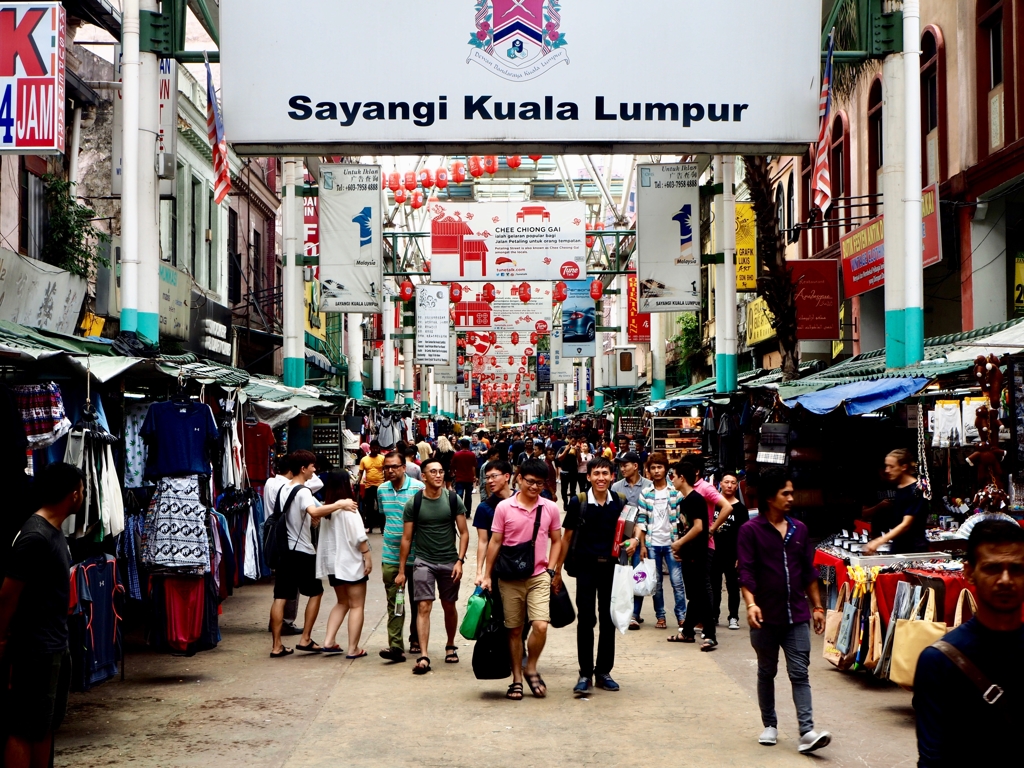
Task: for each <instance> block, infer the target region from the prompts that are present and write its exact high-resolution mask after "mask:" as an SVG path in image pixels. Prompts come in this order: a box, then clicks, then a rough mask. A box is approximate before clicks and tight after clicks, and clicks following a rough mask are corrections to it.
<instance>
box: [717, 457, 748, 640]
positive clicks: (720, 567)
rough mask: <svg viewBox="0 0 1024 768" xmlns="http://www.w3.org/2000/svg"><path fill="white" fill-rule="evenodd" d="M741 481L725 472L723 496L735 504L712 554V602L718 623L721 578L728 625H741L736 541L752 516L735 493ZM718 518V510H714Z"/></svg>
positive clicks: (719, 530) (736, 626)
mask: <svg viewBox="0 0 1024 768" xmlns="http://www.w3.org/2000/svg"><path fill="white" fill-rule="evenodd" d="M739 487H740V481H739V478H737V477H736V475H734V474H732V473H729V472H727V473H726V474H724V475H722V483H721V490H722V496H723V497H724V498H725V500H726V501H727V502H728V503H729V504H730V505H731V506H732V513H731V514H730V515H729V516H728V517H727V518H726V519H725V521H724V522H723V523H722V524H721V525H719V526H718V529H717V530H716V531H715V548H714V550H713V551H712V555H711V603H712V607H713V608H714V610H713V611H712V613H713V615H714V619H715V624H717V623H718V619H719V617H720V616H721V611H722V578H723V577H725V589H726V591H727V592H728V593H729V629H739V628H740V572H739V569H738V568H737V567H736V559H737V553H736V542H737V539H738V536H739V532H740V526H741V525H743V524H744V523H745V522H747V521H748V520H749V519H750V513H749V512H748V511H747V507H746V505H745V504H744V503H743V502H742V501H740V500H739V499H738V498H737V497H736V493H737V491H738V490H739ZM715 521H716V522H717V521H718V511H717V510H716V511H715Z"/></svg>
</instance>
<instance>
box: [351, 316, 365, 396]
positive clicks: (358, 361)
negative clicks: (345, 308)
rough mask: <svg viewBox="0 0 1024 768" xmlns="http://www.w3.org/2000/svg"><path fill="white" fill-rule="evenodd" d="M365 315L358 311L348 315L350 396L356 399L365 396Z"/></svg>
mask: <svg viewBox="0 0 1024 768" xmlns="http://www.w3.org/2000/svg"><path fill="white" fill-rule="evenodd" d="M362 323H363V316H362V315H361V314H359V313H358V312H352V313H349V315H348V396H349V397H351V398H352V399H354V400H360V399H362V397H363V325H362Z"/></svg>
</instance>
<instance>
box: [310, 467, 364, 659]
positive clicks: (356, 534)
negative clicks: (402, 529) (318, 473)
mask: <svg viewBox="0 0 1024 768" xmlns="http://www.w3.org/2000/svg"><path fill="white" fill-rule="evenodd" d="M324 499H325V504H333V503H335V502H337V501H342V500H344V502H346V503H345V504H344V506H342V507H341V509H340V510H339V511H337V512H334V513H333V514H330V515H325V516H324V517H323V518H322V519H321V521H320V543H319V546H318V547H317V552H316V575H317V577H318V578H321V579H322V578H323V577H324V576H326V577H327V579H328V581H329V582H330V585H331V586H332V587H334V593H335V595H337V598H338V602H337V604H336V605H335V606H334V607H333V608H332V609H331V614H330V616H329V617H328V618H327V637H326V638H324V645H323V649H324V650H323V652H324V653H343V649H342V648H341V647H340V646H339V645H338V643H337V635H338V630H339V629H341V625H342V623H343V622H344V621H345V617H346V616H348V655H347V656H346V657H345V658H347V659H359V658H362V657H363V656H365V655H366V650H365V649H363V648H361V647H360V646H359V637H360V635H362V633H363V608H364V606H365V604H366V582H367V581H368V580H369V578H370V571H371V570H372V568H373V561H372V560H371V559H370V542H369V541H368V540H367V538H366V529H365V528H364V527H363V522H362V520H361V519H360V517H359V513H358V506H357V505H356V501H355V494H354V493H353V492H352V480H351V478H350V477H349V475H348V472H345V471H338V472H332V473H331V474H330V475H328V476H327V481H326V482H325V483H324ZM327 499H330V501H326V500H327Z"/></svg>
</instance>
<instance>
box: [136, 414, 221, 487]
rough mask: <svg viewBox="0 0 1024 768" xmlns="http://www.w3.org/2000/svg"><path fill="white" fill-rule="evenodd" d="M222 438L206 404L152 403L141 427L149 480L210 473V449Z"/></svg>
mask: <svg viewBox="0 0 1024 768" xmlns="http://www.w3.org/2000/svg"><path fill="white" fill-rule="evenodd" d="M219 436H220V433H219V432H218V431H217V424H216V422H215V421H214V420H213V411H211V410H210V406H208V405H206V404H205V403H198V402H187V403H177V402H174V401H173V400H168V401H166V402H163V403H153V405H152V406H150V408H149V413H147V414H146V421H145V422H144V423H143V424H142V439H143V440H145V441H146V444H147V445H148V446H149V455H148V459H147V462H146V477H147V478H157V477H169V476H171V475H208V474H210V472H211V471H212V467H211V464H210V453H209V450H208V446H209V444H210V443H212V442H213V441H215V440H216V439H217V438H218V437H219Z"/></svg>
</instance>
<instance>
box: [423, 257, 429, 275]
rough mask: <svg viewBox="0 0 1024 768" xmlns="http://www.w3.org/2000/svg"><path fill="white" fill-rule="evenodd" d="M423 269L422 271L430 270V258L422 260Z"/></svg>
mask: <svg viewBox="0 0 1024 768" xmlns="http://www.w3.org/2000/svg"><path fill="white" fill-rule="evenodd" d="M423 271H424V272H430V260H429V259H428V260H427V261H424V262H423Z"/></svg>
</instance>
